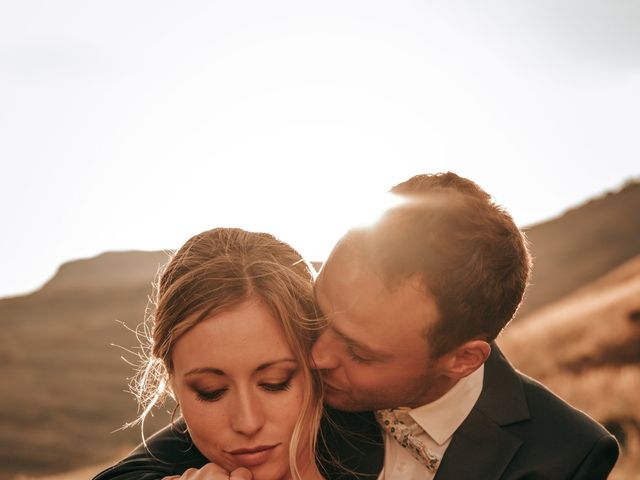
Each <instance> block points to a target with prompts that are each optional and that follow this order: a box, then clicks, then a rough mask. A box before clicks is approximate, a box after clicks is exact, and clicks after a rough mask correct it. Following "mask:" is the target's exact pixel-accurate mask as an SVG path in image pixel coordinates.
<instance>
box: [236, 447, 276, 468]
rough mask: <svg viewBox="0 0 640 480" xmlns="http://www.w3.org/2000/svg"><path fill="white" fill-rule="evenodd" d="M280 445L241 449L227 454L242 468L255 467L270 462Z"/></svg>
mask: <svg viewBox="0 0 640 480" xmlns="http://www.w3.org/2000/svg"><path fill="white" fill-rule="evenodd" d="M278 445H280V444H279V443H276V444H275V445H260V446H258V447H253V448H239V449H237V450H232V451H228V452H227V453H228V454H230V455H231V456H232V457H233V458H234V460H235V461H236V463H238V465H240V466H241V467H255V466H257V465H261V464H263V463H264V462H266V461H267V460H269V457H270V456H271V454H272V453H273V450H274V449H275V448H276V447H277V446H278Z"/></svg>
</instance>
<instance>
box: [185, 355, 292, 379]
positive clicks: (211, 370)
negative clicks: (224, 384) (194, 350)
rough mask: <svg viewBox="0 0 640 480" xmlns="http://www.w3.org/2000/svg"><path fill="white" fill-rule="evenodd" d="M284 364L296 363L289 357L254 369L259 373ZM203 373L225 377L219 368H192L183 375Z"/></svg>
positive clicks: (262, 364)
mask: <svg viewBox="0 0 640 480" xmlns="http://www.w3.org/2000/svg"><path fill="white" fill-rule="evenodd" d="M286 362H288V363H298V362H297V361H296V359H295V358H290V357H286V358H279V359H278V360H273V361H271V362H266V363H261V364H260V365H258V367H257V368H256V372H259V371H261V370H266V369H267V368H269V367H273V366H274V365H277V364H278V363H286ZM203 373H212V374H213V375H218V376H220V377H222V376H224V375H226V373H225V372H224V370H220V369H219V368H213V367H198V368H193V369H191V370H189V371H188V372H187V373H185V374H184V376H185V377H188V376H189V375H199V374H203Z"/></svg>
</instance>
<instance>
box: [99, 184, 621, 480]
mask: <svg viewBox="0 0 640 480" xmlns="http://www.w3.org/2000/svg"><path fill="white" fill-rule="evenodd" d="M392 192H393V193H395V194H398V195H400V196H402V197H403V198H404V199H405V201H404V202H403V203H402V204H400V205H399V206H396V207H394V208H391V209H389V210H388V211H387V212H385V214H384V215H383V217H382V218H381V219H380V221H379V222H377V223H376V224H375V225H374V226H372V227H369V228H360V229H354V230H352V231H350V232H349V233H347V234H346V235H345V237H344V238H343V239H342V240H341V241H340V242H339V243H338V245H337V246H336V247H335V249H334V250H333V252H332V253H331V255H330V257H329V259H328V260H327V262H326V264H325V265H324V267H323V269H322V270H321V272H320V275H319V277H318V280H317V283H316V298H317V302H318V305H319V308H320V310H321V312H322V314H323V316H324V317H325V319H326V321H327V328H326V329H325V330H324V331H323V333H322V334H321V336H320V338H319V339H318V340H317V342H316V344H315V346H314V349H313V356H314V360H315V362H316V365H317V367H318V368H320V369H322V371H323V378H324V380H325V384H326V399H325V401H326V403H327V404H328V405H329V408H328V409H327V416H328V417H329V418H331V421H330V422H325V423H324V424H323V428H322V431H323V435H324V438H325V442H322V441H321V442H319V443H320V446H321V449H322V448H323V445H326V449H327V452H323V451H321V452H320V453H321V457H323V458H325V457H327V456H329V455H331V456H332V458H333V459H335V461H328V462H322V461H321V464H322V467H323V470H324V472H325V474H326V476H327V477H328V478H331V479H333V478H356V477H357V478H370V479H377V478H379V479H409V480H412V479H431V478H435V479H437V480H443V479H444V480H447V479H481V480H489V479H520V478H522V479H524V478H530V479H534V478H539V479H565V478H572V479H600V478H606V477H607V475H608V473H609V471H610V470H611V468H612V467H613V465H614V464H615V461H616V459H617V456H618V447H617V443H616V442H615V439H614V438H613V437H612V436H611V435H609V433H608V432H607V431H606V430H605V429H604V428H602V427H601V426H600V425H599V424H597V423H596V422H595V421H593V420H592V419H590V418H589V417H587V416H586V415H584V414H583V413H581V412H579V411H577V410H575V409H573V408H572V407H570V406H569V405H567V404H566V403H564V402H563V401H562V400H560V399H559V398H557V397H555V396H554V395H553V394H552V393H551V392H549V391H548V390H546V389H545V388H544V387H543V386H541V385H540V384H538V383H536V382H535V381H534V380H531V379H529V378H527V377H525V376H524V375H522V374H520V373H519V372H517V371H515V370H514V369H513V368H512V367H511V366H510V365H509V363H508V362H507V361H506V360H505V358H504V357H503V356H502V354H501V352H500V351H499V349H498V348H497V346H496V345H495V343H493V340H494V339H495V338H496V336H497V335H498V334H499V333H500V331H501V330H502V328H504V327H505V325H506V324H507V323H508V322H509V321H510V320H511V318H512V317H513V315H514V314H515V312H516V310H517V308H518V306H519V304H520V302H521V301H522V296H523V294H524V290H525V286H526V283H527V279H528V276H529V270H530V257H529V253H528V251H527V247H526V242H525V239H524V237H523V235H522V234H521V232H520V231H519V230H518V228H517V227H516V226H515V224H514V222H513V220H512V219H511V217H510V216H509V215H508V214H507V213H506V212H505V211H504V210H502V209H501V208H500V207H498V206H497V205H495V204H494V203H493V202H492V201H491V198H490V196H489V195H488V194H487V193H486V192H484V191H483V190H482V189H481V188H480V187H479V186H477V185H476V184H475V183H473V182H471V181H470V180H467V179H464V178H461V177H459V176H457V175H455V174H452V173H446V174H438V175H419V176H416V177H413V178H411V179H410V180H408V181H406V182H404V183H401V184H400V185H397V186H396V187H394V188H393V189H392ZM151 446H152V449H153V448H156V451H159V452H166V451H168V450H171V449H174V448H178V447H180V446H179V445H177V444H176V441H175V440H172V438H171V436H169V435H167V434H162V435H160V436H159V437H156V439H154V440H153V441H152V445H151ZM153 463H154V460H153V459H152V458H151V457H141V456H140V455H138V456H133V457H130V459H129V461H126V460H125V462H124V463H123V464H122V465H121V466H120V467H116V469H115V470H111V471H110V474H109V476H105V477H102V478H104V479H107V478H109V479H119V480H124V479H127V480H129V479H138V480H142V479H147V478H149V479H151V478H160V477H153V476H145V475H146V474H147V473H148V472H151V471H153ZM337 464H339V465H338V466H336V465H337ZM191 466H200V465H191ZM136 472H137V473H136ZM145 472H146V473H145ZM356 473H357V474H358V475H356Z"/></svg>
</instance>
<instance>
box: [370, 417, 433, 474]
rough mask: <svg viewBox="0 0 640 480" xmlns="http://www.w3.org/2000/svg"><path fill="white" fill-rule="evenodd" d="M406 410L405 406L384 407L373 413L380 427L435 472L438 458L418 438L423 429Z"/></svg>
mask: <svg viewBox="0 0 640 480" xmlns="http://www.w3.org/2000/svg"><path fill="white" fill-rule="evenodd" d="M408 412H409V410H408V409H405V408H396V409H385V410H378V411H377V412H375V415H376V419H377V420H378V423H379V424H380V425H381V426H382V428H383V429H384V430H385V431H386V432H387V433H389V434H390V435H391V436H392V437H393V438H395V439H396V441H397V442H398V443H399V444H400V446H402V448H406V449H407V450H408V451H409V453H410V454H411V455H412V456H413V457H414V458H415V459H416V460H418V461H419V462H420V463H422V464H423V465H424V466H425V467H427V470H429V471H430V472H431V473H435V472H436V470H437V469H438V465H439V463H440V458H438V457H437V456H436V455H435V454H434V453H433V452H431V451H430V450H429V449H428V448H427V447H426V445H425V444H424V443H423V442H422V440H420V439H419V438H418V435H420V434H421V433H423V432H424V430H423V429H422V428H421V427H420V425H418V424H417V423H416V422H415V421H414V420H413V419H412V418H411V417H410V416H409V414H408Z"/></svg>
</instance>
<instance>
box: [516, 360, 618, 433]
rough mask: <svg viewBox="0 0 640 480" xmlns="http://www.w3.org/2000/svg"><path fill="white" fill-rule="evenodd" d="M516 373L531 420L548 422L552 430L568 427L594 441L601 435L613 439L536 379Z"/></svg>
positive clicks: (598, 425)
mask: <svg viewBox="0 0 640 480" xmlns="http://www.w3.org/2000/svg"><path fill="white" fill-rule="evenodd" d="M518 375H519V376H520V378H521V380H522V385H523V388H524V392H525V397H526V399H527V405H528V407H529V412H530V415H531V419H532V420H533V421H537V422H543V423H545V424H548V426H549V428H552V429H554V430H566V429H569V430H570V431H571V432H572V433H573V434H574V435H576V436H577V435H580V436H581V437H583V438H585V437H586V438H589V439H591V440H592V441H594V442H595V441H596V440H598V439H600V438H602V437H610V438H611V439H612V440H613V436H612V435H611V434H610V433H609V432H608V431H607V430H606V429H605V428H604V427H603V426H602V425H600V424H599V423H598V422H597V421H596V420H594V419H593V418H591V417H590V416H589V415H587V414H586V413H585V412H583V411H581V410H579V409H577V408H575V407H573V406H572V405H570V404H569V403H567V402H566V401H565V400H563V399H562V398H560V397H559V396H558V395H556V394H555V393H553V392H552V391H551V390H549V389H548V388H547V387H546V386H544V385H543V384H542V383H540V382H538V381H537V380H534V379H533V378H531V377H528V376H526V375H524V374H522V373H520V372H518ZM613 441H615V440H613Z"/></svg>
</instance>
